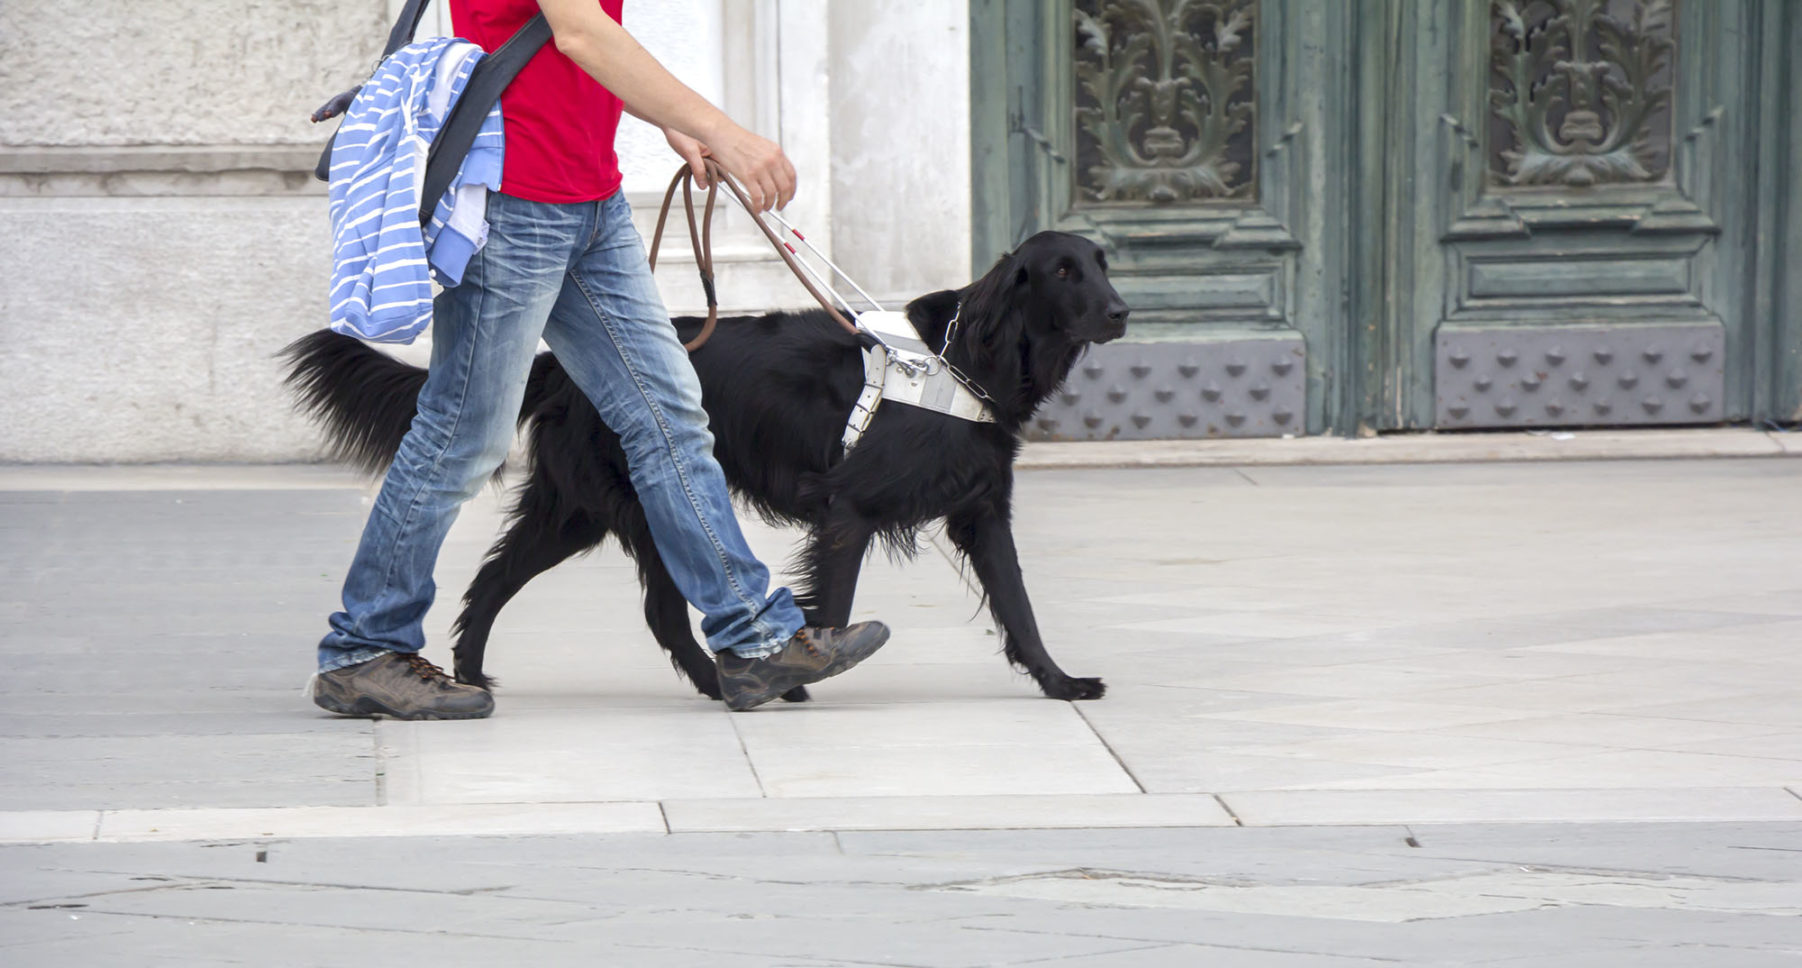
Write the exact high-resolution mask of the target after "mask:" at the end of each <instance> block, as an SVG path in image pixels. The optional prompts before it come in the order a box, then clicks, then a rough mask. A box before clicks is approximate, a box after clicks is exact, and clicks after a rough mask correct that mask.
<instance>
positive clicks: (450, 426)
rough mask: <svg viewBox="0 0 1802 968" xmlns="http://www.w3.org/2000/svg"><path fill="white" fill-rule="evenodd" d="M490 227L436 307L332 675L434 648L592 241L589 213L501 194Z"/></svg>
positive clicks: (324, 645)
mask: <svg viewBox="0 0 1802 968" xmlns="http://www.w3.org/2000/svg"><path fill="white" fill-rule="evenodd" d="M488 220H489V232H488V242H487V244H486V245H485V246H484V247H483V248H482V250H481V251H480V252H478V253H477V254H476V255H475V256H474V257H473V258H471V260H470V263H469V268H468V269H467V271H466V272H465V274H464V276H463V282H462V284H461V285H459V286H457V287H456V288H454V289H447V290H445V291H443V292H442V293H440V294H439V295H438V298H437V301H436V302H435V303H434V304H433V306H432V366H431V373H430V375H429V376H427V378H426V383H425V388H424V389H423V390H421V391H420V394H419V410H418V413H417V415H416V416H415V417H414V418H413V423H412V426H411V427H410V428H409V429H408V431H407V434H406V437H405V438H403V439H402V441H401V445H400V450H399V452H398V453H396V454H395V456H394V462H393V464H391V465H390V466H389V468H388V474H387V476H386V477H384V478H383V480H382V488H381V493H380V494H378V495H377V497H376V499H375V506H374V508H372V509H371V510H370V513H369V521H368V523H366V524H365V525H364V526H363V538H362V541H361V542H360V543H359V544H358V546H357V553H356V557H355V558H354V559H353V560H352V562H351V566H350V573H349V574H348V575H347V576H346V577H345V580H344V596H343V599H344V610H343V611H341V612H335V613H333V614H332V616H331V619H330V624H331V632H329V633H328V634H327V635H326V636H325V638H324V639H323V640H322V641H321V642H320V643H319V669H320V671H321V672H329V671H331V670H333V669H339V668H343V667H345V666H349V665H355V664H357V663H359V662H363V661H367V660H369V659H372V658H375V657H376V656H378V655H380V654H381V652H382V651H383V650H388V651H394V652H418V651H419V650H420V649H421V648H423V647H424V646H425V629H424V627H423V624H422V623H423V621H424V619H425V614H426V611H427V609H429V608H430V607H431V604H432V599H433V596H434V594H435V593H436V585H435V584H434V583H433V581H432V568H433V566H434V565H435V564H436V562H437V560H438V550H439V548H440V547H441V546H442V545H443V543H444V536H445V534H446V533H448V532H449V531H450V527H451V523H452V522H453V521H455V520H456V519H457V512H458V510H459V509H460V508H461V506H462V504H463V502H464V501H467V500H468V499H469V498H471V497H473V496H475V494H476V493H477V492H478V491H480V490H481V488H482V485H483V483H484V482H486V481H487V480H488V479H489V477H490V476H491V475H492V474H493V473H494V470H495V468H497V467H499V466H500V464H501V462H502V461H503V460H505V459H506V456H507V450H508V448H509V447H510V446H511V445H512V442H513V436H514V424H515V422H516V421H517V419H518V416H519V407H520V402H521V400H522V399H523V397H524V395H525V387H526V377H527V376H528V374H529V373H530V370H531V366H532V356H533V354H534V352H535V351H536V350H537V348H538V337H539V335H540V334H541V333H542V332H543V330H544V324H545V320H546V319H547V318H548V317H549V315H550V312H551V307H552V306H553V305H554V304H555V303H556V301H557V294H558V291H559V290H560V289H561V288H562V285H563V279H564V276H565V274H566V272H567V271H568V267H569V265H570V262H571V260H572V259H573V258H574V255H575V253H576V252H578V251H580V249H581V246H582V244H583V243H584V242H585V241H586V240H587V236H588V232H587V227H588V224H589V219H588V217H587V214H586V212H585V211H584V209H583V208H582V207H581V206H553V205H542V204H536V203H531V202H524V201H521V200H518V199H512V198H509V197H507V196H504V195H490V196H489V207H488Z"/></svg>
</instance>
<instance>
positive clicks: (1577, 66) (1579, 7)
mask: <svg viewBox="0 0 1802 968" xmlns="http://www.w3.org/2000/svg"><path fill="white" fill-rule="evenodd" d="M1672 2H1673V0H1524V2H1517V0H1495V3H1494V6H1493V11H1494V17H1493V21H1492V22H1493V29H1492V31H1491V48H1490V49H1491V57H1490V76H1491V83H1490V90H1489V103H1490V109H1491V123H1490V128H1489V130H1490V141H1491V154H1490V180H1491V181H1492V182H1494V183H1496V184H1498V185H1508V186H1527V185H1565V186H1585V185H1597V184H1605V183H1610V182H1646V181H1656V180H1658V179H1660V178H1662V177H1663V176H1664V175H1665V173H1666V172H1667V171H1668V170H1669V167H1670V164H1669V158H1670V125H1671V119H1670V99H1671V72H1670V69H1669V68H1670V61H1671V54H1672V50H1673V48H1674V46H1675V42H1674V40H1673V38H1672V20H1673V18H1672V10H1671V4H1672Z"/></svg>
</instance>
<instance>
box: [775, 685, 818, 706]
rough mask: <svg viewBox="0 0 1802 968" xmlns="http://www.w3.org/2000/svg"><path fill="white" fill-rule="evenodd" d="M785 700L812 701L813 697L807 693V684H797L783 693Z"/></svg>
mask: <svg viewBox="0 0 1802 968" xmlns="http://www.w3.org/2000/svg"><path fill="white" fill-rule="evenodd" d="M782 701H783V702H812V701H813V697H812V696H810V695H808V694H807V687H806V686H796V687H794V688H793V689H790V690H789V691H787V692H785V693H783V694H782Z"/></svg>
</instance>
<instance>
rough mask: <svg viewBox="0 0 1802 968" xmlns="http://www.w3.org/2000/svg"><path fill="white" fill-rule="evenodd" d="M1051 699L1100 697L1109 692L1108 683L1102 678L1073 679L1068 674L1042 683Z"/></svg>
mask: <svg viewBox="0 0 1802 968" xmlns="http://www.w3.org/2000/svg"><path fill="white" fill-rule="evenodd" d="M1041 688H1043V689H1044V690H1045V695H1046V696H1047V697H1049V698H1051V699H1068V700H1078V699H1100V698H1101V697H1102V696H1104V695H1106V694H1107V683H1105V682H1102V681H1101V680H1100V679H1072V678H1070V677H1068V676H1066V677H1064V678H1063V679H1059V680H1057V681H1056V682H1047V683H1043V684H1042V685H1041Z"/></svg>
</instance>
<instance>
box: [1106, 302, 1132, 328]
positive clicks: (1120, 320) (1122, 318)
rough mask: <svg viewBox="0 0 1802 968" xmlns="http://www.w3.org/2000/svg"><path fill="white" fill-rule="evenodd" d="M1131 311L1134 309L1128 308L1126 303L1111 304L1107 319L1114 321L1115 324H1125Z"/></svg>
mask: <svg viewBox="0 0 1802 968" xmlns="http://www.w3.org/2000/svg"><path fill="white" fill-rule="evenodd" d="M1131 313H1132V310H1131V309H1128V308H1127V306H1126V304H1125V303H1121V304H1119V305H1117V306H1110V307H1108V311H1107V321H1108V322H1110V323H1113V324H1114V325H1115V326H1125V325H1126V317H1127V316H1128V315H1130V314H1131Z"/></svg>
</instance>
